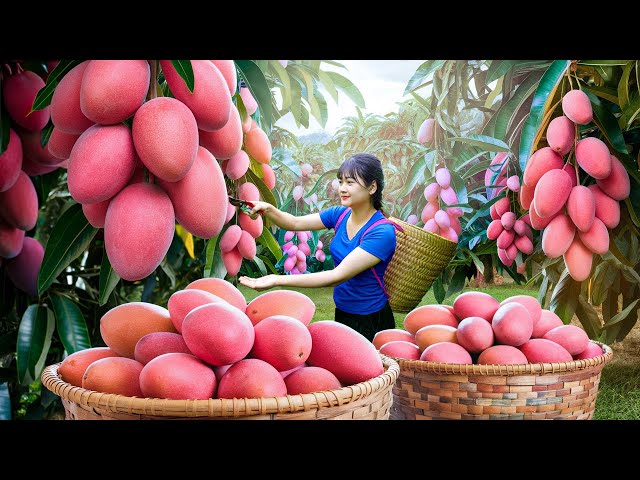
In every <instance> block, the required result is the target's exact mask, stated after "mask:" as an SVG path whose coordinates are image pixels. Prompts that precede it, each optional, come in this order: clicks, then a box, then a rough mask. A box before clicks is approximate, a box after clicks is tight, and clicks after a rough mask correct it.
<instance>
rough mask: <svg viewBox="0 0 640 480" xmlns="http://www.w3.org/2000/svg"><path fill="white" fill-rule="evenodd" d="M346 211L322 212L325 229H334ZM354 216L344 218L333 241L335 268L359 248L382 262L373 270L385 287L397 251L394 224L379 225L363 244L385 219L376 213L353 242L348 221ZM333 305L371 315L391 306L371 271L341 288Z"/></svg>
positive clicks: (332, 208)
mask: <svg viewBox="0 0 640 480" xmlns="http://www.w3.org/2000/svg"><path fill="white" fill-rule="evenodd" d="M346 208H347V207H343V206H341V205H340V206H335V207H330V208H327V209H326V210H323V211H321V212H320V220H322V223H323V224H324V225H325V227H327V228H334V226H335V224H336V222H337V221H338V218H339V217H340V215H341V214H342V212H344V211H345V209H346ZM350 216H351V211H349V212H348V213H347V214H346V215H345V216H344V217H343V218H342V220H341V221H340V225H338V230H337V231H336V232H335V235H334V237H333V239H332V240H331V246H330V248H329V250H330V252H331V256H332V257H333V262H334V264H335V265H336V266H338V265H340V262H342V260H344V258H345V257H346V256H347V255H348V254H349V253H351V252H352V251H353V250H354V249H355V248H357V247H360V248H362V249H363V250H364V251H366V252H369V253H370V254H371V255H375V256H376V257H378V258H379V259H380V260H381V261H380V262H379V263H378V264H376V265H375V266H374V267H373V268H374V269H375V271H376V273H377V274H378V277H379V278H380V281H381V282H383V283H384V272H385V270H386V269H387V265H389V262H390V261H391V257H393V254H394V252H395V251H396V234H395V230H394V226H393V225H391V224H381V225H376V226H375V227H374V228H372V229H371V230H369V231H368V232H367V234H366V235H365V236H364V239H363V240H362V243H360V238H361V237H362V234H363V233H364V232H365V231H366V230H367V229H368V228H369V227H370V226H371V225H373V224H374V223H375V222H377V221H378V220H383V219H384V218H385V217H384V215H383V214H382V213H381V212H379V211H378V212H376V213H374V214H373V216H372V217H371V218H370V219H369V221H368V222H367V223H366V224H365V225H364V226H363V227H362V228H361V229H360V230H358V232H357V233H356V234H355V235H354V236H353V238H352V239H351V240H350V239H349V237H348V235H347V220H349V217H350ZM333 301H334V302H335V304H336V307H338V308H339V309H340V310H343V311H345V312H348V313H357V314H360V315H367V314H369V313H374V312H377V311H379V310H381V309H382V307H384V305H385V303H386V302H387V296H386V295H385V294H384V290H382V288H381V287H380V284H379V283H378V280H376V277H375V276H374V275H373V273H372V272H371V269H370V268H367V269H366V270H365V271H363V272H360V273H359V274H358V275H356V276H355V277H353V278H350V279H349V280H347V281H346V282H343V283H341V284H340V285H337V286H336V287H335V288H334V290H333Z"/></svg>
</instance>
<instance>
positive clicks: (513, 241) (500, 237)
mask: <svg viewBox="0 0 640 480" xmlns="http://www.w3.org/2000/svg"><path fill="white" fill-rule="evenodd" d="M489 214H490V215H491V218H492V221H491V223H490V224H489V227H488V228H487V238H488V239H489V240H496V246H497V248H498V258H499V259H500V261H501V262H502V263H503V264H504V265H506V266H507V267H510V266H511V265H513V262H514V261H515V260H516V257H517V255H518V252H522V253H523V254H525V255H530V254H531V252H533V230H532V229H531V220H530V219H529V214H525V215H522V216H521V217H520V218H517V217H516V214H515V213H514V212H513V211H512V210H511V201H510V200H509V197H507V196H505V197H502V198H501V199H500V200H498V201H497V202H496V203H494V204H493V205H491V207H490V208H489ZM521 265H524V263H522V264H521ZM518 268H520V265H518ZM519 273H522V272H520V271H519Z"/></svg>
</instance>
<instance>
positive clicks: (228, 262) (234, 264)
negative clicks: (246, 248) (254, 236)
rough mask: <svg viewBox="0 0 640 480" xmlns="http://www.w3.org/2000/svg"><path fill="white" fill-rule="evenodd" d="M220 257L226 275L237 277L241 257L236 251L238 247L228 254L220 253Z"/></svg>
mask: <svg viewBox="0 0 640 480" xmlns="http://www.w3.org/2000/svg"><path fill="white" fill-rule="evenodd" d="M220 256H221V257H222V263H223V264H224V268H225V269H226V270H227V274H228V275H230V276H232V277H233V276H234V275H237V274H238V272H239V271H240V267H241V266H242V255H241V254H240V252H239V251H238V247H237V246H235V247H234V248H232V249H231V250H229V251H228V252H220Z"/></svg>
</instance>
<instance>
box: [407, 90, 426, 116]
mask: <svg viewBox="0 0 640 480" xmlns="http://www.w3.org/2000/svg"><path fill="white" fill-rule="evenodd" d="M409 94H410V95H411V96H412V97H413V98H415V99H416V101H417V102H418V103H419V104H420V105H422V106H423V107H424V110H425V113H426V114H427V115H430V113H431V107H430V106H429V102H427V100H426V99H424V98H422V97H421V96H420V95H418V94H417V93H415V92H409Z"/></svg>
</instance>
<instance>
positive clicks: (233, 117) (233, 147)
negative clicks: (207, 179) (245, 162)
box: [198, 104, 242, 160]
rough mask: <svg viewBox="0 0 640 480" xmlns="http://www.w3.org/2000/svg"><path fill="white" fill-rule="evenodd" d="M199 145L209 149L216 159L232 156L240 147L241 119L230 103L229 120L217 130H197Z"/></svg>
mask: <svg viewBox="0 0 640 480" xmlns="http://www.w3.org/2000/svg"><path fill="white" fill-rule="evenodd" d="M198 133H199V141H200V145H202V146H203V147H204V148H206V149H207V150H209V151H210V152H211V153H212V155H213V156H214V157H216V159H217V160H227V159H230V158H232V157H233V156H234V155H236V154H237V153H238V152H240V149H241V148H242V121H241V120H240V112H238V109H237V108H236V106H235V105H233V104H231V111H230V112H229V120H228V121H227V123H226V124H225V125H224V127H222V128H219V129H218V130H213V131H210V132H208V131H206V130H200V131H199V132H198Z"/></svg>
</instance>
